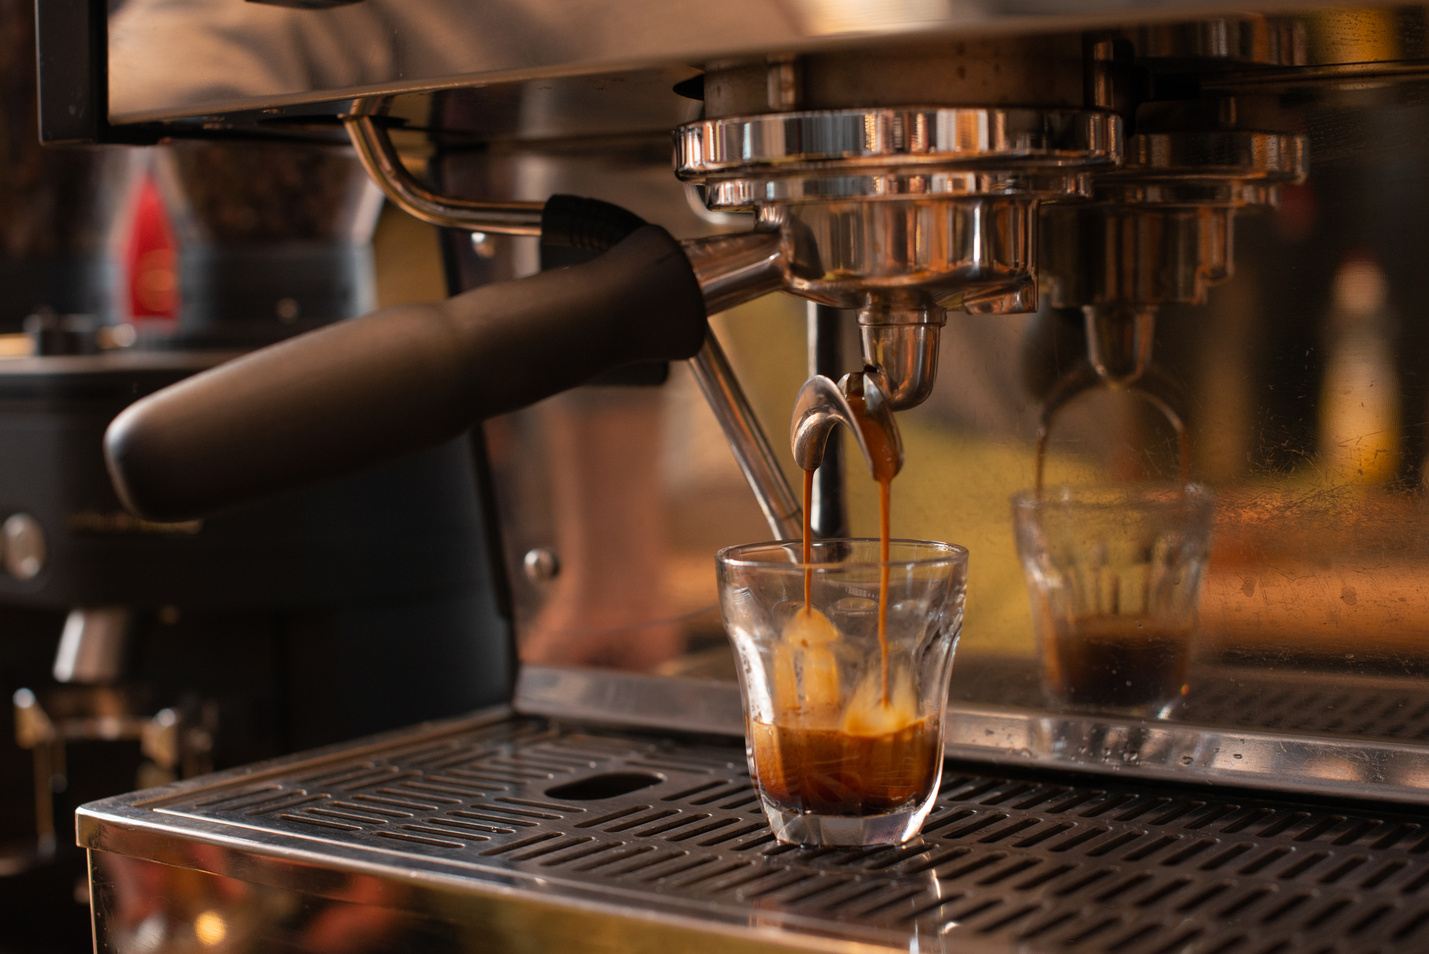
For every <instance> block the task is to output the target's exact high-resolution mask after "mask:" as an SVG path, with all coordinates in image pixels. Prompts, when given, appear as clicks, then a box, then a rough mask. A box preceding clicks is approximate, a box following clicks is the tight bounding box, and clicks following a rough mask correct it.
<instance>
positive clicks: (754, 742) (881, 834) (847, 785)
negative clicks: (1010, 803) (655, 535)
mask: <svg viewBox="0 0 1429 954" xmlns="http://www.w3.org/2000/svg"><path fill="white" fill-rule="evenodd" d="M800 556H801V545H800V543H799V542H797V541H793V542H789V541H786V542H783V543H760V544H750V545H746V546H738V547H729V548H727V549H724V550H721V551H720V552H719V554H718V556H717V557H716V562H717V564H718V569H719V593H720V609H721V611H722V613H723V616H724V624H725V628H726V629H727V630H728V631H729V634H730V638H731V640H732V641H733V643H734V649H735V654H736V655H737V656H738V658H739V664H740V666H739V669H740V687H741V690H742V692H743V696H744V705H745V709H744V711H745V727H746V739H747V753H748V756H749V770H750V773H751V774H752V775H753V777H754V782H755V786H756V788H757V789H758V790H759V797H760V800H761V802H762V803H763V806H764V812H765V815H766V816H767V817H768V819H769V825H770V828H772V829H773V831H774V836H775V837H776V838H778V839H779V840H780V841H782V842H785V843H786V844H796V845H885V844H898V843H901V842H904V841H907V840H908V839H909V838H911V837H913V836H914V835H915V834H917V832H918V829H919V828H920V827H922V824H923V820H924V819H925V818H927V817H928V812H929V810H930V809H931V808H932V806H933V799H934V797H935V796H936V795H937V792H938V783H939V781H940V780H941V778H942V772H943V757H942V756H943V710H944V708H945V706H946V704H947V696H948V675H949V673H950V672H951V671H952V662H953V650H954V649H955V647H956V645H957V640H958V634H959V632H960V630H961V628H962V619H963V599H964V593H965V591H966V584H967V560H968V554H967V550H965V549H963V548H962V547H959V546H954V545H952V544H947V543H935V542H930V541H923V540H894V541H892V542H891V544H890V548H889V559H888V561H887V562H886V563H884V562H881V561H880V560H879V541H878V540H876V539H856V540H820V541H818V542H816V543H815V544H814V545H813V560H812V562H810V563H807V564H806V563H802V562H800ZM806 578H807V586H808V588H809V593H810V599H809V602H810V604H811V608H806V605H805V600H804V592H805V586H806ZM881 594H886V595H885V596H884V597H883V598H882V599H881V598H880V596H881ZM884 614H886V615H884ZM881 615H884V625H883V629H884V632H883V638H882V639H880V635H879V629H880V624H879V620H880V616H881Z"/></svg>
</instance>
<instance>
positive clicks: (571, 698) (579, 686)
mask: <svg viewBox="0 0 1429 954" xmlns="http://www.w3.org/2000/svg"><path fill="white" fill-rule="evenodd" d="M512 708H513V709H515V711H516V712H519V713H522V714H523V715H539V716H546V717H547V718H552V719H572V720H576V721H581V722H593V723H598V724H602V725H620V726H631V727H636V728H644V729H664V730H669V731H677V732H699V733H707V734H712V735H729V736H743V735H744V707H743V705H742V703H741V702H740V699H739V687H738V686H736V685H735V684H734V683H730V682H719V681H717V680H714V679H686V678H671V677H669V676H646V675H641V674H639V673H630V672H617V671H614V670H607V669H577V668H567V667H560V666H522V667H521V672H520V674H519V675H518V676H517V679H516V697H515V699H514V700H513V702H512Z"/></svg>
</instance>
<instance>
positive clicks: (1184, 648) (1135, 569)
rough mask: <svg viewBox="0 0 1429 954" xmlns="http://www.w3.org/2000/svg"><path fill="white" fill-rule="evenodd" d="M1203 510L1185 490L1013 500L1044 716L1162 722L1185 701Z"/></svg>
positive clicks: (1201, 562) (1207, 536)
mask: <svg viewBox="0 0 1429 954" xmlns="http://www.w3.org/2000/svg"><path fill="white" fill-rule="evenodd" d="M1213 508H1214V498H1213V496H1212V494H1211V492H1210V491H1209V490H1208V489H1206V488H1205V487H1202V486H1199V485H1196V484H1192V485H1188V486H1186V487H1184V488H1182V487H1144V486H1143V487H1130V488H1112V489H1105V488H1095V489H1093V488H1088V489H1080V488H1070V487H1058V488H1052V489H1050V490H1048V491H1046V492H1045V493H1044V494H1043V496H1042V497H1041V498H1040V499H1039V498H1038V497H1037V496H1036V495H1035V494H1032V493H1022V494H1018V495H1017V496H1015V497H1013V498H1012V513H1013V522H1014V524H1015V526H1016V531H1017V552H1018V554H1019V556H1021V558H1022V566H1023V569H1024V570H1025V571H1026V574H1027V586H1028V590H1029V591H1030V593H1031V597H1032V617H1033V622H1034V626H1035V628H1036V632H1037V642H1038V653H1039V655H1040V658H1041V662H1042V687H1043V692H1044V694H1045V696H1046V698H1047V702H1048V704H1049V705H1052V706H1055V707H1058V708H1062V709H1084V710H1085V709H1091V710H1110V711H1117V712H1122V713H1127V714H1131V715H1137V716H1151V717H1155V718H1165V717H1166V716H1168V715H1170V714H1171V712H1172V711H1173V710H1174V709H1175V707H1176V705H1177V703H1179V702H1180V701H1181V698H1182V697H1183V696H1184V695H1185V693H1186V691H1187V689H1188V685H1187V679H1186V674H1187V669H1188V665H1189V661H1190V651H1191V638H1192V635H1193V633H1194V631H1195V628H1196V606H1197V603H1198V602H1199V599H1200V591H1201V578H1202V576H1203V575H1204V572H1205V568H1206V559H1207V556H1208V554H1209V552H1210V540H1211V514H1212V510H1213Z"/></svg>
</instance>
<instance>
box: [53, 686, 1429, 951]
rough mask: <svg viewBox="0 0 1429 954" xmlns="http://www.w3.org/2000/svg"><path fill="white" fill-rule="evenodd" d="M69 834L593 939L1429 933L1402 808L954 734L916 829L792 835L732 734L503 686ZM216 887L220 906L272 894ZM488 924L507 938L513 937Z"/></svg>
mask: <svg viewBox="0 0 1429 954" xmlns="http://www.w3.org/2000/svg"><path fill="white" fill-rule="evenodd" d="M79 839H80V843H81V844H82V845H84V846H85V847H87V848H89V849H91V851H92V853H93V855H92V857H93V858H94V859H95V861H96V864H98V865H100V866H101V869H100V870H98V872H97V875H96V876H97V877H98V878H99V879H100V886H101V888H103V890H104V891H109V890H111V888H110V887H105V878H106V877H110V875H106V874H105V871H104V870H103V868H102V866H104V865H109V866H110V867H109V870H110V872H111V873H112V872H113V871H115V870H119V869H122V866H123V861H122V857H128V858H134V859H140V860H142V861H144V862H157V863H159V864H160V865H167V866H170V868H177V869H187V870H195V871H200V872H207V873H208V874H210V875H217V876H220V877H223V878H229V879H238V880H239V881H242V882H245V883H250V884H255V885H267V886H270V887H274V888H280V889H282V890H284V891H287V892H293V893H297V894H300V895H303V896H306V897H309V898H329V899H344V898H345V899H346V900H349V901H350V900H352V897H351V891H352V888H353V884H354V883H355V882H354V881H353V880H352V879H354V878H361V879H365V881H366V882H371V883H377V884H388V885H391V886H392V888H391V889H390V890H388V891H387V892H386V893H385V894H384V895H382V897H384V898H386V899H387V902H388V903H389V904H390V905H394V906H397V907H400V908H401V910H403V911H405V912H407V914H408V915H409V916H418V917H425V918H427V919H431V920H439V919H440V918H441V917H442V916H443V915H442V912H450V920H452V921H453V922H455V921H459V920H460V919H461V918H462V917H463V915H462V914H461V913H460V912H461V911H462V910H463V907H464V905H466V904H468V903H469V904H470V905H472V906H474V908H473V909H476V908H479V907H480V906H481V905H483V904H486V903H489V902H491V901H492V900H493V899H499V901H500V903H501V904H502V905H504V910H505V911H506V912H507V914H508V917H507V919H506V921H505V923H506V924H507V925H508V928H509V927H510V926H513V925H526V924H528V923H529V920H528V916H531V915H536V914H540V913H541V912H545V914H546V916H547V917H551V918H558V919H561V920H562V921H563V923H565V925H566V927H567V929H570V928H572V927H573V926H578V925H579V924H580V923H582V922H585V923H587V924H588V925H589V928H590V933H589V935H588V938H589V942H590V943H589V944H588V945H586V944H583V943H580V942H577V943H573V944H569V945H568V949H581V948H582V947H583V946H589V947H591V948H595V949H605V947H604V946H602V945H605V946H608V943H609V941H610V938H611V934H610V931H611V930H625V929H629V930H632V931H634V934H632V937H633V936H638V935H639V933H640V931H639V929H637V928H635V927H633V926H632V925H637V924H642V923H643V924H644V925H645V926H646V929H647V930H650V931H657V932H658V931H660V930H669V929H672V928H673V927H678V928H680V929H681V930H684V931H688V932H690V936H704V937H706V938H710V937H714V938H718V937H724V938H727V939H729V940H730V942H731V943H733V944H734V947H735V949H738V948H739V947H741V946H743V947H748V946H750V945H753V946H754V947H756V948H757V947H758V946H759V945H760V944H761V943H765V944H767V946H768V947H769V948H770V949H805V950H829V949H862V950H908V951H913V950H917V951H926V950H945V951H952V950H957V951H982V950H1004V951H1012V950H1016V951H1043V950H1057V951H1074V952H1093V951H1095V952H1118V954H1170V952H1173V951H1175V952H1184V954H1209V952H1219V954H1231V952H1244V954H1266V952H1270V951H1276V952H1279V951H1305V952H1315V954H1319V952H1322V951H1323V952H1327V954H1328V952H1333V954H1351V952H1360V951H1364V952H1370V951H1375V952H1386V954H1388V952H1401V951H1402V952H1409V951H1420V950H1423V949H1424V945H1425V944H1426V943H1429V892H1426V889H1429V820H1426V816H1425V815H1424V814H1422V813H1418V812H1412V811H1411V812H1389V811H1381V810H1374V809H1366V808H1362V807H1353V806H1347V805H1332V804H1319V805H1303V804H1296V803H1293V802H1287V801H1285V800H1283V799H1274V800H1267V799H1262V798H1255V797H1242V796H1239V795H1228V794H1217V793H1211V792H1209V791H1207V790H1205V789H1204V788H1194V789H1188V788H1184V787H1166V786H1157V785H1153V784H1148V783H1125V782H1117V781H1103V782H1082V781H1072V780H1069V779H1068V778H1067V777H1065V776H1061V777H1047V776H1040V775H1035V774H1022V773H1015V772H1014V773H1005V774H1004V773H1000V772H997V771H988V770H986V769H983V768H978V767H976V766H974V765H972V764H969V763H961V762H956V761H954V762H951V763H949V765H948V766H947V770H946V772H945V775H944V784H943V787H942V790H941V792H940V794H939V797H938V803H937V807H936V808H935V810H934V813H933V815H932V816H931V817H930V819H929V822H928V824H927V826H926V827H925V829H924V832H923V834H922V836H921V838H920V839H918V840H916V841H915V842H913V843H910V844H908V845H904V846H900V847H888V848H869V849H856V850H850V849H819V850H810V849H794V848H789V847H785V846H780V845H778V844H777V843H775V842H774V841H773V839H772V836H771V835H770V834H769V831H768V827H767V825H766V824H765V822H764V819H763V817H762V816H761V814H760V812H759V807H758V801H757V799H756V797H755V795H754V792H753V790H752V788H751V786H750V781H749V778H748V775H747V774H746V772H745V768H744V753H743V750H742V747H741V746H739V745H738V744H733V743H730V744H721V743H709V742H704V743H701V742H682V741H679V740H676V739H672V738H669V737H652V736H645V735H640V734H636V733H629V732H618V731H613V730H612V731H606V730H592V729H588V728H582V727H579V726H575V725H562V724H560V723H557V722H552V721H549V720H545V719H538V718H527V717H508V716H506V715H505V714H504V713H503V712H495V713H489V714H488V715H486V716H485V717H482V718H476V719H470V720H463V721H458V722H453V723H446V724H437V725H431V726H426V727H419V728H416V729H412V730H407V731H405V732H399V733H394V734H392V735H389V736H387V737H385V738H383V739H379V740H376V741H373V742H367V743H358V744H353V745H349V746H345V747H337V748H333V749H329V750H326V751H324V752H320V753H316V754H313V755H310V756H307V757H297V758H290V759H287V760H284V761H281V762H278V763H272V764H268V765H260V766H255V767H252V768H249V769H245V770H240V771H235V772H228V773H223V774H220V775H215V776H209V777H205V778H201V779H196V780H192V781H190V782H185V783H179V784H176V785H173V786H169V787H166V788H161V789H154V790H150V791H148V792H139V793H134V794H131V795H125V796H122V797H119V798H114V799H108V800H106V801H103V802H97V803H93V804H91V805H89V806H86V807H85V808H83V809H82V810H81V812H80V817H79ZM115 866H118V868H116V867H115ZM172 877H173V878H174V879H180V878H181V875H180V874H179V873H177V872H176V873H175V874H174V875H173V876H172ZM179 883H180V881H179V880H174V882H173V884H174V885H178V884H179ZM155 884H157V886H156V887H151V889H150V890H164V889H165V886H164V885H162V883H154V882H151V885H155ZM398 888H400V891H399V890H398ZM127 890H129V891H130V892H131V896H130V898H129V901H130V902H131V908H130V910H136V911H148V910H153V908H152V906H146V905H145V904H143V903H139V902H141V901H142V900H143V899H142V897H135V896H133V895H132V892H134V891H135V890H139V891H141V892H142V890H143V889H136V888H135V887H134V886H132V885H131V886H129V888H128V889H127ZM229 896H230V897H241V896H242V892H237V893H235V892H233V891H230V892H229ZM394 899H395V900H394ZM439 899H444V900H439ZM463 899H466V900H465V901H463ZM205 903H207V904H209V905H210V906H211V908H210V910H212V911H214V912H215V913H216V915H217V916H220V917H227V918H229V919H230V923H234V924H238V923H241V922H240V921H238V920H236V919H238V918H239V916H240V914H242V916H243V917H247V918H249V919H250V920H251V919H253V918H255V917H261V916H267V917H270V918H276V917H277V915H260V914H256V913H254V912H253V911H251V910H250V911H247V912H246V913H243V912H239V911H237V910H233V911H225V909H224V902H223V901H222V900H221V899H214V898H212V897H209V898H207V899H206V900H205ZM422 912H425V913H424V914H423V913H422ZM101 920H102V922H103V923H104V925H105V929H104V934H103V936H102V937H101V949H102V950H107V949H114V950H121V949H125V932H129V936H130V937H131V938H132V936H133V934H134V932H136V931H139V930H140V928H141V927H142V925H141V924H140V923H132V922H126V921H125V919H124V916H123V909H122V906H118V905H116V906H114V907H112V908H106V913H105V915H104V917H103V918H102V919H101ZM611 924H626V925H627V928H619V929H613V928H611V927H610V925H611ZM147 930H149V931H150V936H151V937H153V936H163V935H162V933H160V934H159V935H155V933H154V932H155V930H156V929H155V928H154V927H153V926H152V925H151V927H149V928H147ZM489 940H490V943H491V945H492V946H493V949H498V950H500V949H506V948H507V947H509V944H510V940H511V939H510V938H509V937H506V936H503V935H502V934H501V932H500V931H497V933H496V934H494V935H492V936H491V937H490V938H489ZM159 949H163V948H159ZM383 949H387V948H385V947H384V948H383ZM457 949H460V948H457Z"/></svg>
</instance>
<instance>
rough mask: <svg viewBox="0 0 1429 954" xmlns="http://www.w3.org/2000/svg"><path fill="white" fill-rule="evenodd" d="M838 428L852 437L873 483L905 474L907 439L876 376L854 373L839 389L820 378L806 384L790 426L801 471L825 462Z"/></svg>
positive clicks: (837, 385) (840, 381) (865, 372)
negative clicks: (829, 442)
mask: <svg viewBox="0 0 1429 954" xmlns="http://www.w3.org/2000/svg"><path fill="white" fill-rule="evenodd" d="M839 424H843V425H844V426H845V427H847V428H848V429H849V430H850V431H852V432H853V436H854V440H855V441H857V442H858V448H859V450H861V451H862V452H863V457H864V460H866V461H867V462H868V469H869V472H870V473H871V474H872V475H873V479H874V480H877V481H880V482H886V481H889V480H892V479H893V477H894V475H896V474H897V473H898V471H900V470H902V469H903V439H902V438H901V437H900V436H899V434H898V422H897V421H895V420H894V418H893V404H892V402H891V401H890V400H889V398H888V393H887V391H885V390H884V387H883V385H882V384H881V383H880V382H879V379H878V376H877V375H876V374H873V373H870V372H867V371H857V372H851V373H849V374H845V375H844V376H843V377H842V378H840V379H839V381H838V383H837V384H835V383H834V380H833V379H832V378H829V377H825V376H824V375H822V374H816V375H814V376H813V377H812V378H810V379H809V380H807V381H805V382H804V386H803V387H802V388H800V389H799V396H798V397H797V398H796V399H795V400H794V417H793V420H792V421H791V422H790V425H789V443H790V446H791V447H792V448H793V450H794V460H795V461H796V462H797V463H798V465H799V466H800V467H801V468H803V469H804V470H815V469H817V468H818V466H819V465H820V464H821V463H823V460H824V446H825V445H826V444H827V443H828V439H829V434H830V432H832V431H833V429H834V428H835V427H836V426H837V425H839Z"/></svg>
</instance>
